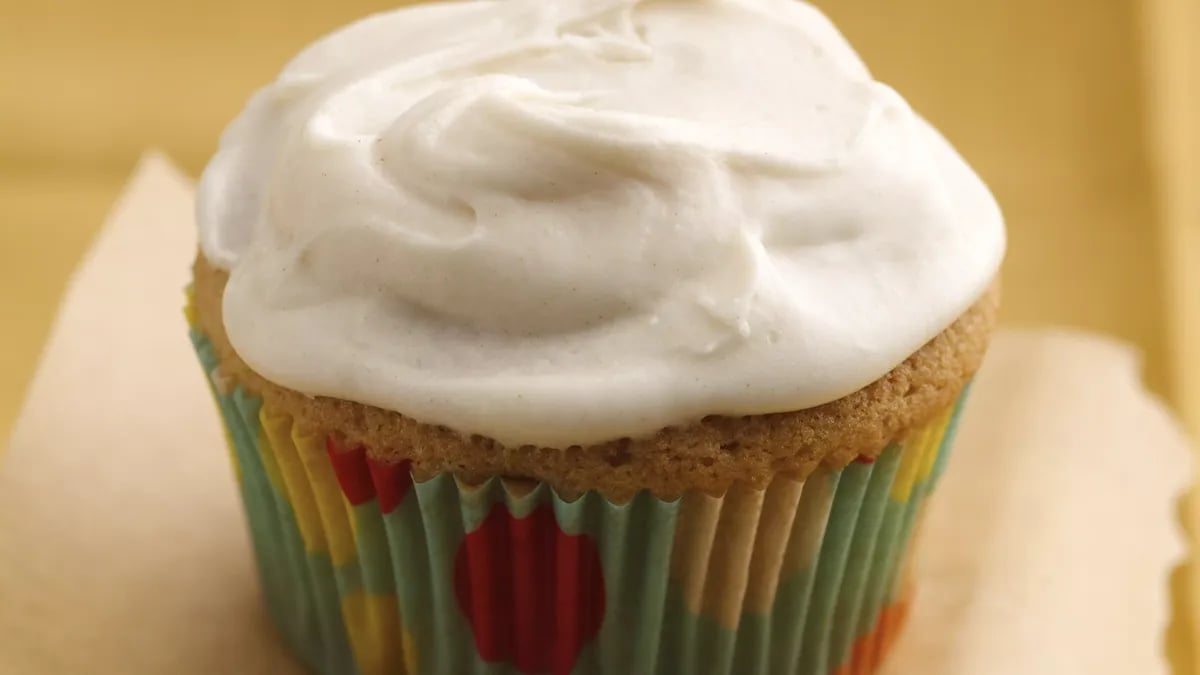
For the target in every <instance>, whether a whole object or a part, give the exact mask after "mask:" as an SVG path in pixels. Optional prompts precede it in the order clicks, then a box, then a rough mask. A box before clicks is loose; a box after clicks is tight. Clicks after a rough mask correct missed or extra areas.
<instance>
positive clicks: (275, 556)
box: [192, 326, 961, 675]
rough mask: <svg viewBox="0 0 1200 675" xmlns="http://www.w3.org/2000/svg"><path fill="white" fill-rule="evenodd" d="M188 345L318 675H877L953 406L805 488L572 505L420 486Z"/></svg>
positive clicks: (267, 591)
mask: <svg viewBox="0 0 1200 675" xmlns="http://www.w3.org/2000/svg"><path fill="white" fill-rule="evenodd" d="M192 340H193V342H194V344H195V347H196V351H197V353H198V355H199V357H200V361H201V363H202V364H203V367H204V369H205V371H206V372H207V373H208V374H209V378H210V381H211V383H212V387H213V393H214V396H215V397H216V399H217V404H218V407H219V409H220V411H221V414H222V416H223V418H224V421H225V425H226V429H227V432H228V434H227V436H228V440H229V443H230V447H231V457H232V459H233V464H234V467H235V472H236V475H237V477H238V482H239V485H240V488H241V493H242V498H243V501H244V503H245V510H246V516H247V520H248V523H249V528H250V532H251V538H252V540H253V542H254V551H255V555H256V557H257V561H258V566H259V574H260V579H261V584H262V588H263V595H264V598H265V601H266V604H267V607H268V609H269V611H270V614H271V616H272V618H273V620H274V622H275V624H276V625H277V627H278V629H279V631H280V633H281V634H282V636H283V638H284V639H285V640H286V641H287V642H288V643H289V644H290V646H291V647H292V649H293V651H294V653H295V654H296V655H297V656H298V657H299V658H300V659H302V660H303V661H304V662H305V663H306V664H307V665H308V666H310V667H311V668H312V669H313V670H315V671H317V672H319V673H323V674H328V675H333V674H337V675H342V674H361V675H376V674H383V673H422V674H429V675H433V674H442V673H445V674H452V675H458V674H462V673H479V674H493V673H495V674H500V673H524V674H527V675H532V674H534V673H545V674H549V675H568V674H574V675H591V674H600V673H605V674H608V673H611V674H614V675H616V674H620V675H627V674H630V673H639V674H641V673H644V674H647V675H649V674H651V673H658V674H661V675H668V674H673V673H688V674H691V673H697V674H708V673H712V674H714V675H720V674H734V673H736V674H738V675H743V674H750V675H755V674H763V675H766V674H772V675H787V674H790V673H797V674H803V675H826V674H837V675H849V674H860V673H870V672H873V671H874V669H875V668H876V667H877V665H878V663H879V662H880V660H881V659H882V658H883V657H884V655H885V654H886V652H887V650H888V647H889V646H890V644H891V642H892V640H893V639H894V638H895V635H896V632H897V629H898V628H899V626H900V624H901V623H902V621H903V617H904V613H905V608H906V607H907V603H908V601H909V598H910V588H911V584H910V583H909V581H908V580H907V572H906V569H907V560H908V557H909V552H910V546H909V544H910V540H911V539H912V538H913V536H912V535H913V530H914V527H915V523H916V522H917V521H918V520H919V514H920V512H921V509H922V506H923V504H924V503H925V500H926V497H927V496H928V494H929V492H930V490H931V488H932V486H933V484H934V482H935V481H936V479H937V477H938V476H939V475H940V473H941V471H942V469H943V468H944V466H945V461H946V457H947V455H948V448H949V446H950V441H951V438H952V436H953V433H954V428H955V423H956V419H957V411H958V410H959V407H960V405H956V406H955V407H954V409H953V410H950V411H947V412H946V413H945V414H944V415H942V416H941V417H940V418H939V419H937V420H935V422H934V423H932V424H930V425H929V426H928V427H926V428H924V429H921V430H920V431H918V432H917V433H914V434H912V435H911V436H910V437H909V438H908V439H906V440H905V441H903V442H901V443H895V444H892V445H890V446H889V447H888V448H886V449H885V450H884V451H883V452H882V454H881V455H880V456H879V457H878V458H876V459H875V460H866V459H863V460H860V461H858V462H855V463H853V464H851V465H850V466H847V467H845V468H844V469H836V470H835V469H829V468H820V469H818V470H817V471H816V472H815V473H813V474H812V475H811V476H809V477H808V478H807V479H806V480H805V481H803V482H798V481H794V480H791V479H788V478H778V479H776V480H775V481H773V482H772V483H771V484H770V485H769V486H768V487H767V488H766V489H763V490H756V489H750V488H747V487H742V486H735V487H733V488H731V489H730V490H729V491H728V492H727V493H726V494H724V495H722V496H720V497H713V496H709V495H705V494H700V493H689V494H686V495H685V496H683V497H682V498H680V499H677V500H662V499H657V498H655V497H654V496H653V495H651V494H649V493H647V492H643V493H639V494H638V495H636V496H635V497H634V498H633V499H632V500H630V501H629V502H627V503H623V504H614V503H612V502H610V501H608V500H607V499H605V498H604V497H603V496H602V495H601V494H599V493H596V492H590V493H587V494H585V495H584V496H582V497H580V498H578V499H575V500H573V501H567V500H564V499H562V498H561V497H559V496H558V495H557V494H555V493H554V491H553V490H551V489H550V488H549V487H548V486H547V485H545V484H541V483H536V482H532V481H509V480H502V479H492V480H490V481H487V482H486V483H484V484H482V485H467V484H465V483H463V482H461V481H459V480H457V479H456V478H455V477H453V476H451V475H439V476H436V477H434V478H432V479H430V480H425V481H415V480H414V479H413V478H412V475H411V473H410V471H409V467H408V465H407V464H387V463H382V462H377V461H375V460H374V459H372V458H371V457H370V456H369V453H368V452H367V451H366V449H364V448H362V447H343V446H341V445H339V444H338V443H337V442H336V441H335V440H333V439H331V438H324V437H319V436H317V435H314V434H312V433H309V432H307V431H305V430H303V429H301V428H300V427H299V426H297V425H296V424H294V423H293V421H292V419H291V418H290V417H289V416H288V415H286V414H285V413H283V412H282V411H278V410H273V409H271V408H270V407H269V406H264V404H263V402H262V401H261V400H260V399H258V398H256V397H254V396H252V395H250V394H249V393H247V392H246V391H245V390H243V389H241V388H240V387H236V386H232V387H231V386H230V385H229V383H228V382H227V381H226V380H225V379H224V378H222V377H221V375H220V368H219V363H218V360H217V358H216V355H215V353H214V350H213V348H212V345H211V344H210V343H209V342H208V340H207V339H206V338H205V337H204V336H203V335H202V334H200V333H199V332H198V331H197V330H196V328H195V327H194V326H193V329H192ZM959 403H960V404H961V399H960V402H959Z"/></svg>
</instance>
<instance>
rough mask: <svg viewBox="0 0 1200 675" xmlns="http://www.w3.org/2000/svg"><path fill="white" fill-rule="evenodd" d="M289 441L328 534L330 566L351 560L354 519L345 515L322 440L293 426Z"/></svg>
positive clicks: (344, 504) (343, 498)
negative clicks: (298, 458)
mask: <svg viewBox="0 0 1200 675" xmlns="http://www.w3.org/2000/svg"><path fill="white" fill-rule="evenodd" d="M292 442H293V443H294V444H295V446H296V451H297V452H298V453H299V455H300V457H301V458H302V460H301V463H302V464H303V466H304V475H306V476H307V477H308V482H309V484H310V485H312V490H313V499H314V501H315V502H316V503H317V513H318V514H320V517H321V523H322V524H323V525H324V529H325V534H326V536H327V537H328V543H329V557H330V559H331V560H332V561H333V565H334V567H340V566H342V565H345V564H347V563H350V562H353V561H354V559H355V555H356V550H355V547H354V537H355V530H354V524H353V523H354V519H353V518H349V517H347V504H346V503H345V497H343V496H342V489H341V487H340V486H339V485H338V482H337V477H336V476H334V473H333V465H332V464H331V463H330V461H329V454H328V453H327V452H326V451H325V439H324V438H322V437H319V436H317V435H314V434H306V433H304V432H302V431H301V430H300V429H299V428H298V427H295V426H293V427H292Z"/></svg>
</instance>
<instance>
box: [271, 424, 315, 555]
mask: <svg viewBox="0 0 1200 675" xmlns="http://www.w3.org/2000/svg"><path fill="white" fill-rule="evenodd" d="M258 418H259V421H260V423H261V424H262V428H263V429H264V430H265V432H266V434H267V439H268V440H269V443H268V444H267V446H268V448H269V451H270V452H272V453H273V454H274V455H275V462H276V463H278V465H279V469H280V473H281V474H282V476H283V483H284V486H285V487H286V488H287V490H286V494H287V498H288V501H289V502H290V503H291V505H292V511H293V512H294V513H295V514H296V525H297V526H298V527H299V528H300V537H301V538H302V539H303V540H304V549H305V550H306V551H308V552H309V553H328V552H329V542H328V541H327V540H326V538H325V529H324V528H323V527H321V514H320V512H319V511H318V510H317V502H316V499H315V498H314V497H313V493H312V489H311V488H310V487H309V484H308V478H307V477H306V476H305V473H304V465H303V464H302V463H301V462H300V455H299V454H298V453H297V451H296V446H295V445H294V444H293V443H292V420H291V418H290V417H288V416H287V415H286V414H284V413H279V412H277V411H275V410H270V409H268V407H267V406H266V405H264V406H263V408H262V410H261V411H260V412H259V415H258Z"/></svg>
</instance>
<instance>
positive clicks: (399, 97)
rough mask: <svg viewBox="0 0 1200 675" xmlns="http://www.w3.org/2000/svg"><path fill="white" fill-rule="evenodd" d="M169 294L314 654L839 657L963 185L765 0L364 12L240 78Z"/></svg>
mask: <svg viewBox="0 0 1200 675" xmlns="http://www.w3.org/2000/svg"><path fill="white" fill-rule="evenodd" d="M198 220H199V227H200V241H201V250H200V253H199V255H198V257H197V260H196V265H195V284H194V287H193V296H192V299H191V302H190V305H189V306H190V311H189V318H190V320H191V322H192V339H193V341H194V343H195V345H196V348H197V352H198V353H199V355H200V359H201V361H202V363H203V364H204V367H205V369H206V371H207V372H208V373H209V375H210V378H211V381H212V383H213V387H214V392H215V394H216V396H217V399H218V403H219V405H220V408H221V410H222V413H223V416H224V420H225V422H226V425H227V428H228V431H229V437H230V440H231V446H232V448H233V457H234V461H235V466H236V468H237V474H238V479H239V482H240V485H241V489H242V494H243V497H244V500H245V504H246V512H247V516H248V520H249V524H250V529H251V533H252V539H253V541H254V544H255V549H256V554H257V557H258V563H259V568H260V572H261V578H262V585H263V589H264V595H265V597H266V602H267V605H268V607H269V609H270V611H271V614H272V616H273V618H274V620H275V622H276V624H277V625H278V627H279V629H280V632H281V634H282V635H283V637H284V639H286V640H287V641H288V643H289V644H290V645H291V646H292V648H293V650H294V651H295V652H296V654H297V655H298V657H299V658H300V659H302V660H303V661H304V662H305V663H307V664H308V665H309V666H310V667H312V668H313V669H314V670H316V671H317V672H320V673H329V674H332V673H362V674H364V675H367V674H374V673H431V674H434V673H447V674H457V673H466V672H479V673H526V674H533V673H552V674H554V675H565V674H568V673H576V674H579V675H583V674H591V673H614V674H617V673H621V674H624V673H663V674H668V673H736V674H739V675H740V674H744V673H750V674H753V673H764V674H765V673H772V674H788V673H797V674H801V673H802V674H805V675H817V674H820V675H824V674H826V673H868V672H872V671H873V670H874V669H875V667H876V666H877V664H878V663H879V661H880V660H881V659H882V657H883V656H884V654H885V653H886V651H887V648H888V646H889V645H890V643H891V641H892V639H893V638H894V637H895V635H896V631H897V629H898V627H899V625H900V623H901V622H902V619H903V615H904V611H905V608H906V606H907V603H908V601H909V599H910V584H909V581H908V575H907V573H906V561H907V559H908V556H909V553H910V551H911V549H912V547H911V545H910V543H911V539H912V534H913V531H914V525H915V523H916V522H917V521H918V520H919V518H920V513H921V510H922V508H923V505H924V503H925V500H926V497H927V496H928V494H929V493H930V491H931V489H932V487H933V485H934V483H935V482H936V480H937V478H938V476H939V475H940V473H941V470H942V468H943V466H944V465H945V461H946V458H947V456H948V451H949V446H950V442H951V439H952V437H953V432H954V426H955V420H956V419H957V416H958V412H959V410H960V409H961V402H962V399H963V395H964V391H965V389H966V387H967V384H968V382H969V380H970V378H971V376H972V374H973V373H974V372H975V370H976V368H977V367H978V365H979V362H980V360H981V359H982V357H983V354H984V351H985V349H986V346H987V341H988V336H989V334H990V332H991V329H992V326H993V323H994V319H995V313H996V304H997V292H996V286H995V278H996V274H997V270H998V267H999V264H1000V261H1001V258H1002V256H1003V250H1004V230H1003V222H1002V218H1001V215H1000V212H999V209H998V208H997V206H996V204H995V202H994V200H993V199H992V197H991V195H990V194H989V193H988V191H987V189H986V187H985V186H984V185H983V183H982V182H981V181H980V180H979V178H978V177H977V176H976V175H975V174H974V172H972V171H971V169H970V168H969V167H968V166H967V165H966V164H965V163H964V162H963V160H962V159H961V158H960V157H959V156H958V154H957V153H956V152H955V151H954V150H953V149H952V148H951V146H950V145H949V144H948V143H947V142H946V141H945V140H944V139H943V138H942V137H941V136H940V135H939V134H938V133H937V132H936V131H935V130H934V129H933V128H932V127H931V126H929V125H928V124H927V123H926V122H925V121H924V120H922V119H921V118H920V117H919V116H917V115H916V114H915V113H914V112H913V111H912V110H911V109H910V108H909V107H908V106H907V104H906V103H905V102H904V100H903V99H902V98H901V97H900V96H899V95H898V94H897V93H896V92H895V91H893V90H892V89H889V88H888V87H887V86H885V85H883V84H881V83H878V82H876V81H874V80H873V78H872V77H871V76H870V74H869V73H868V71H867V69H866V68H865V67H864V66H863V64H862V63H861V62H860V61H859V59H858V57H857V56H856V55H855V54H854V52H853V51H852V50H851V48H850V47H849V46H848V45H847V44H846V43H845V41H844V40H843V38H842V37H841V36H840V35H839V34H838V33H837V31H836V29H835V28H834V27H833V26H832V25H831V24H830V23H829V22H828V20H827V19H825V18H824V17H823V16H822V15H821V14H820V13H819V12H818V11H817V10H815V9H814V8H812V7H811V6H808V5H806V4H803V3H799V2H795V1H794V0H707V1H696V2H661V3H659V2H638V1H636V0H569V1H567V0H563V1H560V2H553V3H551V2H544V1H543V0H509V1H507V2H491V1H478V0H477V1H469V2H460V3H452V4H428V5H422V6H419V7H415V8H408V9H402V10H398V11H395V12H391V13H387V14H381V15H377V16H374V17H371V18H368V19H366V20H364V21H361V22H359V23H356V24H353V25H351V26H349V27H347V28H345V29H343V30H341V31H339V32H337V33H334V34H333V35H331V36H329V37H326V38H324V39H322V40H321V41H319V42H317V43H316V44H315V45H313V46H311V47H309V48H308V49H307V50H305V51H304V52H303V53H301V54H300V55H299V56H298V57H297V58H296V59H295V60H294V61H292V62H291V63H290V64H289V65H288V66H287V67H286V68H285V69H284V71H283V73H282V74H281V75H280V76H279V78H278V79H277V80H276V81H275V82H274V83H273V84H271V85H269V86H268V87H266V88H265V89H263V90H262V91H260V92H259V93H258V94H256V95H255V96H254V98H252V99H251V101H250V103H249V104H248V105H247V107H246V109H245V111H243V113H242V114H241V115H240V116H239V117H238V118H237V120H235V121H234V123H233V124H232V125H231V126H230V127H229V129H228V130H227V131H226V133H225V135H224V136H223V137H222V140H221V146H220V149H219V151H218V152H217V154H216V155H215V156H214V158H213V160H212V162H211V163H210V165H209V167H208V169H207V170H206V171H205V174H204V178H203V180H202V182H201V186H200V192H199V203H198Z"/></svg>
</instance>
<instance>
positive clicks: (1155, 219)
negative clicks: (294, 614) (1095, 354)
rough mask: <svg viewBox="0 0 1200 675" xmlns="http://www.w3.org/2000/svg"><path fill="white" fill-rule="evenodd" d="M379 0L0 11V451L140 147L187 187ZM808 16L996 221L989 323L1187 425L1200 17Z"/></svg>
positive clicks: (900, 7)
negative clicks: (1125, 344) (870, 73)
mask: <svg viewBox="0 0 1200 675" xmlns="http://www.w3.org/2000/svg"><path fill="white" fill-rule="evenodd" d="M395 4H397V3H396V2H383V1H380V0H344V1H343V2H329V1H328V0H210V1H208V2H200V1H198V0H193V1H184V2H162V1H161V0H105V1H103V2H98V1H96V0H0V307H3V308H4V310H3V313H2V314H0V317H2V318H0V322H2V326H3V328H4V331H3V335H4V337H3V338H2V340H0V436H3V435H6V434H7V429H8V427H9V425H10V423H11V420H12V418H13V416H14V415H15V411H16V407H17V405H18V402H19V400H20V398H21V396H22V392H23V389H24V386H25V383H26V382H27V380H28V378H29V376H30V374H31V373H32V372H33V362H34V359H35V357H36V354H37V353H38V350H39V349H40V346H41V343H42V341H43V339H44V337H45V335H46V333H47V330H48V326H49V322H50V320H51V318H52V315H53V312H54V307H55V302H56V300H57V298H58V296H59V294H60V292H61V290H62V288H63V287H64V284H65V283H66V279H67V275H68V274H69V272H70V270H71V269H72V268H73V267H74V265H75V264H76V262H77V259H78V256H79V255H80V254H81V252H82V251H83V250H84V249H85V247H86V245H87V243H88V241H89V240H90V237H91V236H92V235H93V233H94V232H95V229H96V228H97V227H98V226H99V224H100V222H101V219H102V217H103V214H104V213H105V211H106V210H107V209H108V207H109V205H110V203H111V201H112V199H113V198H114V197H115V194H116V191H117V190H118V189H119V186H120V185H121V183H122V182H123V180H124V179H125V177H126V175H127V174H128V172H129V171H130V169H131V168H132V167H133V163H134V161H135V159H136V157H137V156H138V155H139V154H140V153H141V151H142V150H143V149H144V148H145V147H147V146H159V147H162V148H164V149H165V150H166V151H167V152H168V153H170V154H171V155H172V156H173V157H175V158H176V159H177V160H178V161H179V162H180V163H181V164H182V165H183V166H184V167H185V168H186V169H187V170H189V171H190V172H192V173H193V174H195V173H196V172H198V171H199V169H200V168H201V167H202V166H203V163H204V161H205V158H206V157H207V156H208V155H209V154H210V153H211V151H212V149H213V146H214V144H215V142H216V138H217V134H218V133H219V130H220V129H221V127H222V126H223V125H224V124H225V122H226V121H228V119H229V118H230V117H232V116H233V115H234V113H235V112H236V111H237V110H238V108H239V107H240V105H241V103H242V102H243V101H244V100H245V98H246V97H247V96H248V95H249V93H250V92H251V91H252V89H253V88H254V87H255V86H256V85H258V84H260V83H262V82H264V81H266V80H267V79H269V78H270V77H271V75H272V74H273V73H274V72H275V71H276V70H277V69H278V68H279V67H280V66H281V65H282V63H283V62H284V61H285V60H286V58H287V57H288V55H290V54H291V53H293V52H294V51H295V50H296V49H298V48H299V47H300V46H301V45H303V44H304V43H305V42H307V41H309V40H311V39H312V38H314V37H316V36H318V35H320V34H321V33H323V32H325V31H327V30H329V29H330V28H332V27H334V26H336V25H339V24H341V23H344V22H345V21H347V20H349V19H351V18H353V17H356V16H359V15H362V14H364V13H366V12H369V11H374V10H378V9H384V8H387V7H390V6H394V5H395ZM818 4H820V5H821V6H823V7H824V8H825V9H826V11H827V12H829V13H830V14H831V15H832V16H833V17H834V19H835V20H836V21H837V22H838V23H839V24H840V25H841V26H842V28H843V30H844V31H845V32H846V33H847V35H848V36H849V38H850V39H851V41H852V42H854V43H855V44H856V46H857V47H858V48H859V50H860V51H861V52H862V54H863V55H864V57H865V58H866V59H867V61H868V62H869V63H870V64H871V65H872V67H873V68H874V70H875V71H876V73H877V74H878V75H879V76H880V78H881V79H884V80H885V81H888V82H890V83H891V84H893V85H895V86H896V87H897V88H898V89H899V90H900V91H902V92H903V93H904V94H905V95H906V96H907V97H908V98H909V100H910V101H911V102H912V103H913V104H914V106H915V107H917V108H918V109H919V110H921V111H922V112H924V113H925V115H926V116H927V117H929V118H930V119H931V120H932V121H933V122H934V123H935V124H937V125H938V126H940V127H941V128H942V129H943V130H944V131H945V133H946V134H947V136H949V137H950V139H951V140H952V141H954V142H955V144H956V145H957V146H958V147H959V149H960V150H961V151H962V152H963V154H964V155H966V157H967V158H968V160H970V161H971V162H972V163H973V164H974V165H975V166H976V167H977V168H978V170H979V171H980V173H981V174H982V175H983V176H984V178H985V179H987V180H988V182H989V183H990V184H991V185H992V187H993V189H994V191H995V192H996V194H997V196H998V197H999V199H1000V201H1001V203H1002V204H1003V206H1004V207H1005V210H1006V213H1007V215H1008V219H1009V225H1010V228H1009V231H1010V236H1011V246H1010V254H1009V259H1008V262H1007V265H1006V268H1005V272H1004V277H1005V285H1006V294H1007V295H1006V304H1005V309H1004V319H1005V321H1006V322H1007V323H1008V324H1009V325H1014V324H1015V325H1042V324H1047V323H1063V324H1069V325H1073V326H1078V327H1083V328H1090V329H1097V330H1101V331H1105V332H1108V333H1110V334H1113V335H1116V336H1118V337H1122V338H1125V339H1128V340H1132V341H1133V342H1135V343H1136V344H1137V345H1138V346H1139V347H1141V348H1142V350H1143V351H1144V352H1145V354H1146V359H1147V367H1148V376H1149V379H1150V382H1151V385H1152V386H1153V387H1154V388H1155V389H1156V390H1157V391H1159V392H1161V393H1164V394H1167V395H1169V396H1170V398H1171V400H1172V401H1173V402H1174V403H1175V404H1176V406H1177V409H1178V410H1179V411H1180V412H1181V413H1182V414H1183V415H1184V417H1185V419H1186V420H1187V421H1188V422H1190V423H1191V424H1190V426H1191V427H1192V429H1193V431H1197V430H1200V261H1198V260H1197V257H1200V253H1197V251H1200V196H1198V195H1200V191H1197V190H1195V189H1194V188H1193V186H1194V185H1195V183H1196V181H1197V177H1198V176H1200V167H1198V162H1200V121H1198V120H1200V114H1198V113H1197V111H1198V110H1200V106H1198V105H1197V103H1198V101H1200V67H1198V65H1197V62H1198V59H1197V53H1198V49H1200V48H1198V47H1197V46H1196V45H1195V41H1194V39H1193V38H1194V36H1195V35H1196V34H1198V33H1200V2H1196V0H1054V1H1052V2H1048V1H1046V0H971V1H964V0H898V1H897V0H818ZM188 226H189V224H188V223H176V222H171V223H162V227H188ZM145 254H146V255H147V256H149V255H154V252H153V251H146V252H145ZM181 264H184V262H183V261H181ZM128 329H129V330H131V331H136V330H138V327H137V326H129V327H128Z"/></svg>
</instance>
